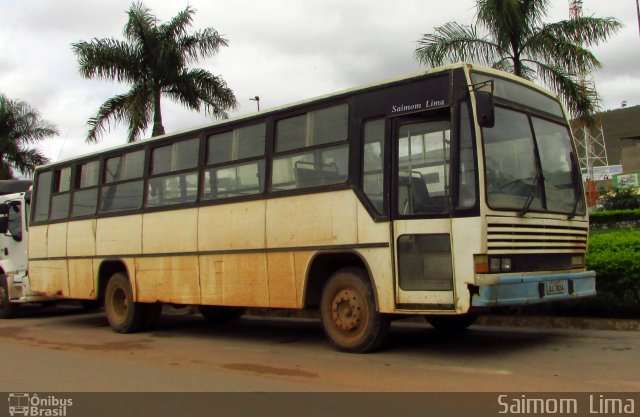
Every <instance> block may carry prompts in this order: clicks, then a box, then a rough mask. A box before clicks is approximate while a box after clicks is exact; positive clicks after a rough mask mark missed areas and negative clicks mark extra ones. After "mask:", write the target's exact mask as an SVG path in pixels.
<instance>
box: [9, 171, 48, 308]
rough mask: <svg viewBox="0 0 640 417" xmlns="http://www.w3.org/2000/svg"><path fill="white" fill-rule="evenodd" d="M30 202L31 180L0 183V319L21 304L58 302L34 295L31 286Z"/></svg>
mask: <svg viewBox="0 0 640 417" xmlns="http://www.w3.org/2000/svg"><path fill="white" fill-rule="evenodd" d="M30 203H31V181H26V180H6V181H0V319H7V318H11V317H13V316H15V315H16V313H17V312H18V310H19V308H20V305H22V304H25V303H47V302H53V301H55V300H56V299H57V298H55V297H44V296H41V295H38V294H35V293H33V292H31V289H30V287H29V273H28V262H29V255H28V253H27V249H28V246H29V240H28V238H29V235H28V229H29V227H28V224H29V223H28V221H29V206H30Z"/></svg>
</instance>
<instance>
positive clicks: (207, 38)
mask: <svg viewBox="0 0 640 417" xmlns="http://www.w3.org/2000/svg"><path fill="white" fill-rule="evenodd" d="M223 46H229V41H228V40H227V39H225V38H224V37H222V36H221V35H220V34H219V33H218V31H216V30H215V29H213V28H206V29H204V30H202V31H197V32H195V33H193V34H192V35H188V36H182V37H181V38H180V39H178V47H179V49H180V50H181V51H183V54H184V56H185V57H186V59H187V61H188V62H193V61H195V60H197V59H198V57H199V56H202V57H209V56H213V55H215V54H217V53H218V50H219V49H220V48H221V47H223Z"/></svg>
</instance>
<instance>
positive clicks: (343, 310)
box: [331, 289, 363, 331]
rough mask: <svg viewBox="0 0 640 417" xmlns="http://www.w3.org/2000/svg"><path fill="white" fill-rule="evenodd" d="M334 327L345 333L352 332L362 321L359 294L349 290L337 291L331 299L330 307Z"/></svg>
mask: <svg viewBox="0 0 640 417" xmlns="http://www.w3.org/2000/svg"><path fill="white" fill-rule="evenodd" d="M331 312H332V315H333V320H334V322H335V323H336V326H337V327H338V328H339V329H341V330H345V331H349V330H353V329H355V328H356V327H358V326H359V325H360V322H361V321H362V317H363V312H362V301H361V300H360V297H359V294H358V293H356V292H355V291H353V290H351V289H344V290H341V291H339V292H338V293H337V294H336V296H335V297H334V298H333V303H332V306H331Z"/></svg>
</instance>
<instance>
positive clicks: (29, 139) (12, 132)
mask: <svg viewBox="0 0 640 417" xmlns="http://www.w3.org/2000/svg"><path fill="white" fill-rule="evenodd" d="M55 135H58V131H57V130H56V128H55V126H54V125H52V124H51V123H49V122H47V121H46V120H42V119H41V117H40V114H39V113H38V112H37V111H36V110H34V109H33V108H32V107H30V106H29V105H28V104H27V103H25V102H23V101H20V100H11V99H9V98H8V97H6V96H5V95H4V94H0V180H8V179H12V178H14V176H15V171H18V172H20V173H22V174H31V173H32V172H33V170H34V169H35V168H36V167H37V166H38V165H43V164H46V163H47V162H49V159H48V158H47V157H46V156H44V154H42V153H41V152H40V151H38V150H37V149H33V148H30V147H29V145H33V144H35V143H37V142H40V141H41V140H43V139H45V138H48V137H50V136H55Z"/></svg>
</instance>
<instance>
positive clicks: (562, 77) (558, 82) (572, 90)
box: [531, 61, 599, 120]
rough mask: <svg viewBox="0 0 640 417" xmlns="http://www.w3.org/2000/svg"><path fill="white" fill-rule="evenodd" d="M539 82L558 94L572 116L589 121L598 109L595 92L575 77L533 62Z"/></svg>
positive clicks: (559, 69) (550, 66)
mask: <svg viewBox="0 0 640 417" xmlns="http://www.w3.org/2000/svg"><path fill="white" fill-rule="evenodd" d="M531 62H532V64H534V65H535V66H536V72H537V74H538V76H539V77H540V80H541V81H542V82H544V83H545V84H546V85H548V86H549V87H550V88H551V89H552V90H553V91H555V92H556V94H558V95H559V96H560V97H561V98H562V100H563V101H564V103H565V106H566V107H567V109H568V110H569V113H571V115H572V116H574V117H578V118H582V119H585V120H586V119H589V118H592V117H593V115H594V114H595V113H596V110H597V108H598V102H599V98H598V95H597V93H596V91H595V90H594V89H593V88H592V87H590V86H589V85H587V84H584V83H581V82H580V81H579V80H578V79H577V78H576V77H572V76H570V75H567V74H566V73H565V72H564V71H563V69H562V68H559V67H556V66H553V65H551V64H547V63H544V62H534V61H531Z"/></svg>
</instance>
